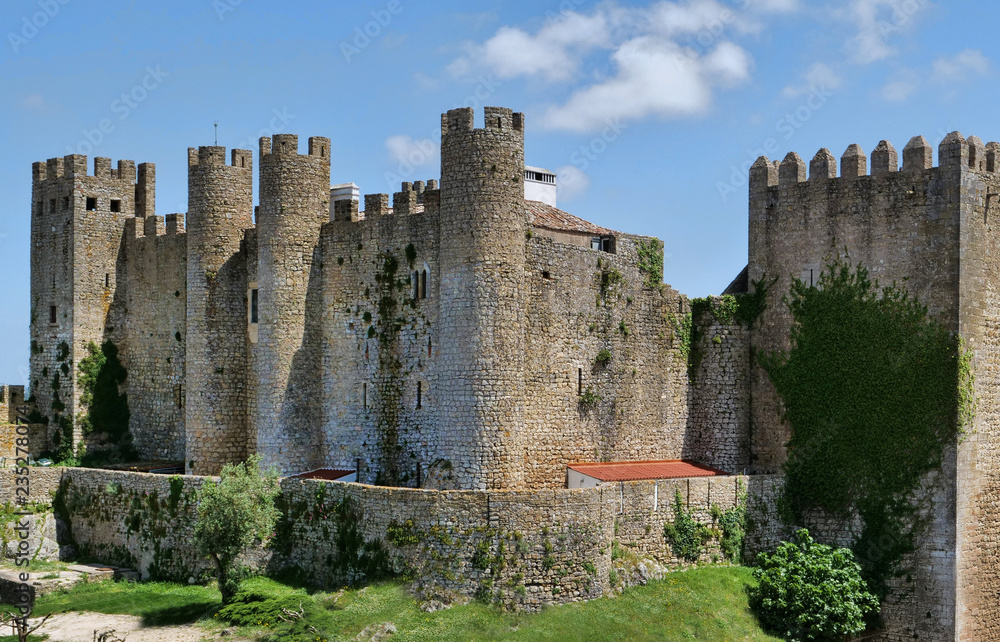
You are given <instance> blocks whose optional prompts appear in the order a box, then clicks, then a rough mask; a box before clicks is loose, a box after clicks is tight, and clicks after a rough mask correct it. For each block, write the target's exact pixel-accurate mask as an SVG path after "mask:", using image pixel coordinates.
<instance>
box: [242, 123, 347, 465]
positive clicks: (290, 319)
mask: <svg viewBox="0 0 1000 642" xmlns="http://www.w3.org/2000/svg"><path fill="white" fill-rule="evenodd" d="M329 211H330V139H328V138H320V137H313V138H310V139H309V151H308V153H307V154H305V155H300V154H299V152H298V137H297V136H293V135H290V134H280V135H276V136H275V137H274V139H273V141H272V139H270V138H261V140H260V208H259V210H258V215H257V244H258V245H257V248H258V249H257V252H258V271H257V282H258V284H259V292H260V295H259V296H260V299H259V301H260V317H259V323H258V339H257V347H256V351H257V354H256V357H255V360H256V364H257V372H256V375H255V376H254V381H255V382H256V385H257V387H258V389H257V396H256V399H257V406H256V412H255V413H254V415H253V417H254V419H255V420H256V425H255V426H253V427H252V428H251V429H255V431H256V433H257V448H258V452H259V453H260V454H261V456H262V457H263V458H264V462H265V464H267V465H274V466H277V467H278V469H279V470H281V471H283V472H301V471H304V470H309V469H311V468H316V467H318V466H319V465H320V464H321V462H323V451H322V436H321V424H322V422H323V411H322V408H321V407H320V405H319V404H317V403H316V400H317V399H320V398H321V397H322V377H321V376H320V375H319V374H318V373H319V370H320V368H321V366H322V363H321V361H320V357H321V354H322V352H321V346H320V344H319V341H320V336H321V325H320V324H321V321H322V318H323V310H322V308H321V302H322V287H321V283H320V274H319V273H320V269H321V266H320V262H319V260H318V251H319V236H320V226H322V224H323V223H324V222H326V221H327V220H328V218H329Z"/></svg>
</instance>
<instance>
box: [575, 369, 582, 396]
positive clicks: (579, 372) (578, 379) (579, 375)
mask: <svg viewBox="0 0 1000 642" xmlns="http://www.w3.org/2000/svg"><path fill="white" fill-rule="evenodd" d="M576 394H578V395H582V394H583V368H577V369H576Z"/></svg>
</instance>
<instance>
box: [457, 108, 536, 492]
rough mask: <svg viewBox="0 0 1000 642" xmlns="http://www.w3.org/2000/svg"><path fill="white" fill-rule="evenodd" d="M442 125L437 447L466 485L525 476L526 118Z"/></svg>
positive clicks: (505, 113)
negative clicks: (481, 124)
mask: <svg viewBox="0 0 1000 642" xmlns="http://www.w3.org/2000/svg"><path fill="white" fill-rule="evenodd" d="M473 124H474V112H473V110H472V109H470V108H465V109H454V110H451V111H449V112H448V113H447V114H445V115H444V116H443V117H442V122H441V224H440V225H441V234H440V238H441V254H440V262H441V284H440V292H441V311H440V332H441V337H442V342H441V346H440V348H439V356H438V375H437V379H438V382H439V383H438V395H439V399H440V405H441V407H442V408H443V409H444V408H446V409H447V412H442V413H441V415H440V424H439V431H440V442H441V449H442V451H443V452H444V453H445V455H446V457H447V458H448V459H450V461H451V462H452V466H453V468H454V470H455V474H456V476H457V477H458V478H459V479H460V480H461V482H460V483H461V485H462V487H464V488H482V489H489V488H501V487H505V486H508V485H510V486H513V487H518V486H520V484H521V480H522V477H523V475H524V446H523V440H524V435H523V434H522V430H523V414H524V407H523V399H524V352H523V351H524V345H525V344H524V328H525V318H524V315H525V308H526V301H525V297H526V292H525V283H524V278H525V277H524V264H525V231H526V229H527V226H528V224H527V219H526V214H525V208H524V184H523V182H522V181H523V177H524V116H523V115H522V114H519V113H517V114H515V113H513V112H512V111H511V110H510V109H503V108H498V107H487V108H486V123H485V124H486V126H485V127H484V128H483V129H476V128H474V126H473Z"/></svg>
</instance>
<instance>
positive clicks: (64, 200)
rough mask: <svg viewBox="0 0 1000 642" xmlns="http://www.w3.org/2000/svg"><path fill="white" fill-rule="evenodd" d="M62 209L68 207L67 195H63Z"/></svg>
mask: <svg viewBox="0 0 1000 642" xmlns="http://www.w3.org/2000/svg"><path fill="white" fill-rule="evenodd" d="M63 209H64V210H68V209H69V196H63Z"/></svg>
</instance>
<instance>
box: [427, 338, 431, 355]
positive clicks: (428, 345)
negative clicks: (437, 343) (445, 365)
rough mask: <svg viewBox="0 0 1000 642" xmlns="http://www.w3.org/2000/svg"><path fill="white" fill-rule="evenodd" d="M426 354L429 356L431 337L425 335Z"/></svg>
mask: <svg viewBox="0 0 1000 642" xmlns="http://www.w3.org/2000/svg"><path fill="white" fill-rule="evenodd" d="M427 356H428V357H429V356H431V338H430V337H427Z"/></svg>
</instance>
